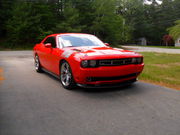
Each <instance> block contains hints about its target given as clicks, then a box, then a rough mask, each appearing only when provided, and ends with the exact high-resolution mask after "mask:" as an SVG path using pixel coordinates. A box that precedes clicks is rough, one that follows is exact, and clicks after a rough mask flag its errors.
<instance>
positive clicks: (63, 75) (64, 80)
mask: <svg viewBox="0 0 180 135" xmlns="http://www.w3.org/2000/svg"><path fill="white" fill-rule="evenodd" d="M60 81H61V84H62V86H63V87H64V88H66V89H73V88H74V87H75V86H76V83H75V81H74V78H73V74H72V71H71V67H70V65H69V64H68V62H66V61H64V62H63V63H62V64H61V67H60Z"/></svg>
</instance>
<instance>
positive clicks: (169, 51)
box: [122, 46, 180, 54]
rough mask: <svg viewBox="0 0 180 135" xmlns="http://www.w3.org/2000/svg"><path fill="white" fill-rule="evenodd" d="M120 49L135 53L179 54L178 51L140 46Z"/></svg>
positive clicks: (179, 51) (179, 50)
mask: <svg viewBox="0 0 180 135" xmlns="http://www.w3.org/2000/svg"><path fill="white" fill-rule="evenodd" d="M122 47H123V48H127V49H128V50H133V51H135V52H158V53H172V54H180V49H170V48H158V47H142V46H122Z"/></svg>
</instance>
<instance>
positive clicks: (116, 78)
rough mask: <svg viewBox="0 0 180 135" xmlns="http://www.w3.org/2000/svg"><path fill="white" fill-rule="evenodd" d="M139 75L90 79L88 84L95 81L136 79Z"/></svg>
mask: <svg viewBox="0 0 180 135" xmlns="http://www.w3.org/2000/svg"><path fill="white" fill-rule="evenodd" d="M138 74H139V73H133V74H128V75H124V76H113V77H88V78H87V81H88V82H95V81H111V80H120V79H126V78H130V77H136V76H137V75H138Z"/></svg>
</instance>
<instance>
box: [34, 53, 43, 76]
mask: <svg viewBox="0 0 180 135" xmlns="http://www.w3.org/2000/svg"><path fill="white" fill-rule="evenodd" d="M34 65H35V69H36V71H37V72H38V73H42V72H43V70H42V67H41V64H40V61H39V57H38V55H35V58H34Z"/></svg>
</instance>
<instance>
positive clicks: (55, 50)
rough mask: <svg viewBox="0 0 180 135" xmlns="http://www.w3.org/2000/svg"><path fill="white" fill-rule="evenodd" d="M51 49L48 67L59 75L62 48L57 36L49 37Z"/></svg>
mask: <svg viewBox="0 0 180 135" xmlns="http://www.w3.org/2000/svg"><path fill="white" fill-rule="evenodd" d="M51 44H52V49H51V52H50V54H49V57H48V59H49V63H48V64H49V69H50V71H51V72H53V73H54V74H56V75H59V62H60V59H61V54H62V49H61V47H59V44H58V36H56V37H53V38H51Z"/></svg>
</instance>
